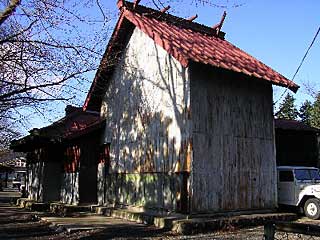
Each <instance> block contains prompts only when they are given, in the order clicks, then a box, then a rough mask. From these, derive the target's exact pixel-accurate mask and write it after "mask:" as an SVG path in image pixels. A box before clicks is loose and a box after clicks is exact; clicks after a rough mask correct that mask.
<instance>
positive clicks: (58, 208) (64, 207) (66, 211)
mask: <svg viewBox="0 0 320 240" xmlns="http://www.w3.org/2000/svg"><path fill="white" fill-rule="evenodd" d="M50 212H51V213H53V214H56V215H58V216H63V217H66V216H73V215H75V214H76V213H81V212H91V206H89V205H88V206H75V205H68V204H63V203H51V204H50Z"/></svg>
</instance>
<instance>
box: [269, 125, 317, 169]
mask: <svg viewBox="0 0 320 240" xmlns="http://www.w3.org/2000/svg"><path fill="white" fill-rule="evenodd" d="M275 134H276V149H277V165H279V166H285V165H297V166H311V167H320V152H319V151H320V148H319V147H320V129H317V128H313V127H310V126H308V125H306V124H303V123H301V122H299V121H295V120H287V119H275Z"/></svg>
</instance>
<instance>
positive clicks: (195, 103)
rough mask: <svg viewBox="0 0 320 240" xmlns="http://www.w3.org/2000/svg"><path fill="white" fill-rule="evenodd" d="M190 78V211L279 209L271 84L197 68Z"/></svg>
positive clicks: (217, 70)
mask: <svg viewBox="0 0 320 240" xmlns="http://www.w3.org/2000/svg"><path fill="white" fill-rule="evenodd" d="M190 72H191V74H190V76H191V109H192V111H191V112H192V123H193V125H192V126H193V129H192V130H193V142H192V143H193V162H192V172H191V178H192V179H191V186H192V197H191V199H192V200H191V201H192V203H191V204H192V209H191V210H192V211H193V212H204V211H215V212H217V211H225V210H241V209H265V208H274V207H276V204H277V193H276V171H275V170H276V165H275V164H276V161H275V149H274V127H273V108H272V87H271V84H270V85H267V84H265V83H263V82H259V81H258V80H254V79H251V80H247V79H245V78H244V77H242V76H239V75H236V74H232V73H228V72H225V71H222V70H219V69H214V68H209V67H206V66H201V65H198V64H193V65H192V66H191V67H190Z"/></svg>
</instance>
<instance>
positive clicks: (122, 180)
mask: <svg viewBox="0 0 320 240" xmlns="http://www.w3.org/2000/svg"><path fill="white" fill-rule="evenodd" d="M118 7H119V9H120V11H121V15H120V17H119V20H118V23H117V25H116V27H115V31H114V33H113V35H112V38H111V40H110V42H109V44H108V46H107V50H106V53H105V55H104V57H103V59H102V61H101V65H100V68H99V70H98V72H97V74H96V77H95V79H94V82H93V84H92V86H91V89H90V91H89V94H88V97H87V99H86V102H85V105H84V108H85V110H91V111H99V110H101V116H102V117H103V118H105V119H106V120H105V122H106V127H105V130H104V144H105V146H106V149H107V150H106V153H107V156H106V159H107V161H104V162H100V164H99V168H98V171H99V173H98V176H99V180H98V181H99V182H102V183H103V184H101V186H104V189H105V192H104V195H103V196H98V198H99V199H100V200H101V201H102V202H103V203H105V204H107V203H110V202H111V203H115V204H123V205H136V206H144V207H152V208H157V209H166V210H174V211H178V212H191V213H196V212H208V211H214V212H219V211H230V210H240V209H241V210H253V209H271V208H274V207H276V205H277V192H276V191H277V190H276V159H275V149H274V138H275V136H274V124H273V106H272V84H276V85H280V86H287V87H288V88H290V89H291V90H293V91H296V90H297V89H298V86H297V85H295V84H294V83H293V82H291V81H289V80H288V79H286V78H285V77H283V76H282V75H280V74H279V73H277V72H275V71H274V70H272V69H271V68H269V67H268V66H266V65H264V64H263V63H261V62H259V61H258V60H256V59H255V58H253V57H252V56H250V55H248V54H247V53H245V52H244V51H242V50H240V49H239V48H236V47H235V46H233V45H232V44H230V43H229V42H227V41H226V40H224V34H223V33H222V32H221V31H220V28H221V23H222V22H221V23H220V24H218V25H216V26H215V27H214V28H209V27H205V26H203V25H200V24H197V23H194V22H192V21H190V20H185V19H181V18H177V17H175V16H172V15H169V14H166V13H164V11H156V10H152V9H149V8H145V7H143V6H140V5H136V4H132V3H129V2H124V1H118ZM102 171H103V172H104V174H103V173H102ZM106 172H107V174H105V173H106ZM101 178H102V180H101ZM101 192H103V191H99V193H101Z"/></svg>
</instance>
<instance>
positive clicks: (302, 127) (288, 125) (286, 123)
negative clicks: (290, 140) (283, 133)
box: [274, 119, 320, 133]
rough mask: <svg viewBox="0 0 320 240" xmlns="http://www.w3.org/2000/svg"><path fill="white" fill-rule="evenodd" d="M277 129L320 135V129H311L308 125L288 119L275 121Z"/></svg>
mask: <svg viewBox="0 0 320 240" xmlns="http://www.w3.org/2000/svg"><path fill="white" fill-rule="evenodd" d="M274 123H275V124H274V125H275V129H282V130H295V131H308V132H318V133H320V129H318V128H314V127H310V126H309V125H307V124H304V123H302V122H299V121H296V120H288V119H275V120H274Z"/></svg>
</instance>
